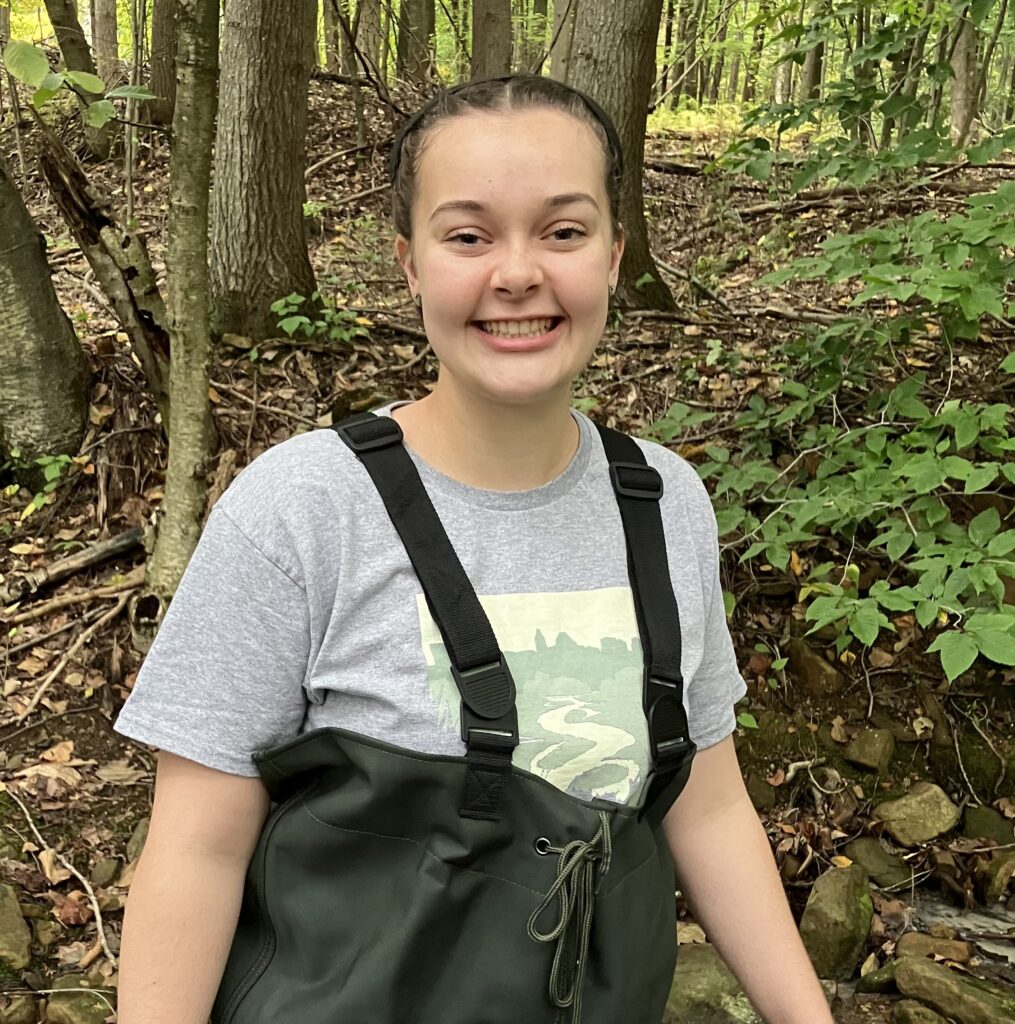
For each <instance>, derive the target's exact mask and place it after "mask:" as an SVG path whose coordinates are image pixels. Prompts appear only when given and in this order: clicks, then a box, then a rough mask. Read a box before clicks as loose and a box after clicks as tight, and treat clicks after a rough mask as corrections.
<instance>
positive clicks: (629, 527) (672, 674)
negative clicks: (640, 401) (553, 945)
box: [596, 424, 695, 810]
mask: <svg viewBox="0 0 1015 1024" xmlns="http://www.w3.org/2000/svg"><path fill="white" fill-rule="evenodd" d="M596 426H597V427H598V429H599V436H600V438H601V439H602V442H603V448H604V449H605V451H606V458H607V460H608V461H609V463H610V480H611V482H612V483H613V491H614V494H615V495H616V498H617V505H618V506H619V508H620V516H621V519H622V520H623V523H624V536H625V539H626V541H627V566H628V575H629V576H630V579H631V589H632V591H633V592H634V607H635V612H636V614H637V616H638V629H639V632H640V633H641V643H642V650H643V653H644V660H645V675H644V686H643V691H642V704H643V706H644V709H645V717H646V718H647V719H648V734H649V749H650V752H651V758H652V773H653V781H652V783H651V784H650V786H649V792H648V793H647V794H646V798H645V806H646V808H650V807H651V805H652V804H653V803H654V802H655V797H657V796H659V795H660V794H661V793H662V792H663V790H665V789H666V787H667V784H668V783H669V782H670V780H671V778H672V777H673V775H674V774H675V773H680V772H682V771H685V770H687V769H688V768H689V766H690V762H691V758H692V757H693V756H694V751H695V747H694V744H693V743H692V742H691V738H690V734H689V730H688V725H687V712H686V711H685V710H684V679H683V676H682V675H681V671H680V612H679V609H678V608H677V599H676V597H675V596H674V594H673V586H672V583H671V582H670V570H669V563H668V561H667V557H666V538H665V534H664V531H663V520H662V515H661V514H660V510H659V499H660V498H661V497H662V495H663V480H662V477H661V476H660V475H659V473H658V471H657V470H656V469H654V468H653V467H652V466H649V465H648V463H647V462H646V460H645V455H644V453H643V452H642V450H641V448H640V447H639V445H638V443H637V442H636V441H635V440H634V439H633V438H630V437H628V436H627V435H626V434H621V433H619V432H618V431H616V430H611V429H610V428H609V427H603V426H600V425H599V424H597V425H596ZM664 810H665V808H664Z"/></svg>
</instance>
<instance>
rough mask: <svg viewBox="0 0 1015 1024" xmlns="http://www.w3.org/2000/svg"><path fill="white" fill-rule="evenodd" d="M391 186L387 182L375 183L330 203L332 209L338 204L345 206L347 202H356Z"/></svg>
mask: <svg viewBox="0 0 1015 1024" xmlns="http://www.w3.org/2000/svg"><path fill="white" fill-rule="evenodd" d="M389 188H391V186H390V185H389V184H388V183H387V182H385V183H384V184H383V185H375V186H374V187H373V188H368V189H364V191H362V192H356V193H354V194H353V195H351V196H343V197H342V198H341V199H339V200H337V201H336V202H334V203H329V204H328V205H329V206H330V207H331V208H332V209H334V208H335V207H336V206H345V205H346V203H355V202H357V201H358V200H360V199H366V198H367V197H368V196H373V195H376V194H377V193H378V192H384V191H385V190H386V189H389Z"/></svg>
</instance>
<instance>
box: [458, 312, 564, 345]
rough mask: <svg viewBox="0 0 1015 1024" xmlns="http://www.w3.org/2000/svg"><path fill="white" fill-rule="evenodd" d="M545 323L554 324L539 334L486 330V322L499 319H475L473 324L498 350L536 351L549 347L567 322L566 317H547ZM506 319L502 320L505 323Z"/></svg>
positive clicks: (544, 319)
mask: <svg viewBox="0 0 1015 1024" xmlns="http://www.w3.org/2000/svg"><path fill="white" fill-rule="evenodd" d="M542 319H543V323H544V324H545V323H546V322H550V323H552V324H553V326H552V327H551V328H550V329H549V330H544V331H541V333H539V334H529V335H525V334H513V335H510V334H495V333H493V332H491V331H488V330H486V328H485V326H484V324H490V323H494V324H496V323H498V321H489V320H482V321H474V322H473V324H472V326H473V328H475V330H476V332H477V333H478V334H479V336H480V337H481V338H482V339H483V341H484V342H486V344H487V345H488V346H489V347H490V348H492V349H494V350H495V351H498V352H534V351H537V350H538V349H542V348H549V347H550V346H551V345H553V344H554V343H555V342H556V340H557V338H558V337H559V336H560V331H561V327H562V325H563V324H564V322H565V319H564V317H545V318H542ZM503 322H504V321H500V323H503Z"/></svg>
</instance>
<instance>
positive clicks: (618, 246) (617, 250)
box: [610, 228, 624, 286]
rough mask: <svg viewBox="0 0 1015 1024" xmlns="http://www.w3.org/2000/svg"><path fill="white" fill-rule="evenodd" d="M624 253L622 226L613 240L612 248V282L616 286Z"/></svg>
mask: <svg viewBox="0 0 1015 1024" xmlns="http://www.w3.org/2000/svg"><path fill="white" fill-rule="evenodd" d="M623 255H624V230H623V228H621V230H620V231H618V232H617V237H616V238H615V239H614V240H613V246H612V248H611V250H610V284H612V285H614V286H616V284H617V280H618V278H619V277H620V258H621V256H623Z"/></svg>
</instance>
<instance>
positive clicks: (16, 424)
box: [0, 156, 90, 460]
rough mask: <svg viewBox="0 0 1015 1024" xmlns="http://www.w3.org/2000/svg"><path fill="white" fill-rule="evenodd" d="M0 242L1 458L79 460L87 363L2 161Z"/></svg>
mask: <svg viewBox="0 0 1015 1024" xmlns="http://www.w3.org/2000/svg"><path fill="white" fill-rule="evenodd" d="M0 238H2V239H3V243H2V246H0V452H2V453H3V454H4V455H5V456H7V455H10V453H11V451H18V452H20V453H21V456H20V457H21V459H23V460H29V459H37V458H38V457H39V456H41V455H74V454H76V453H77V450H78V447H79V446H80V444H81V438H82V437H83V435H84V431H85V425H86V422H87V418H88V387H89V383H90V381H89V376H90V375H89V372H88V362H87V360H86V359H85V354H84V352H83V351H82V349H81V346H80V345H79V344H78V340H77V337H76V336H75V334H74V328H73V327H72V326H71V323H70V320H68V319H67V315H66V314H65V313H64V311H63V310H62V309H61V308H60V304H59V302H58V301H57V298H56V292H55V291H54V290H53V281H52V277H51V271H50V269H49V264H48V263H47V261H46V243H45V241H44V240H43V237H42V235H41V234H40V232H39V229H38V228H37V227H36V226H35V224H34V223H33V221H32V218H31V217H30V216H29V214H28V210H27V209H26V208H25V204H24V202H23V200H22V198H21V193H20V192H19V191H18V189H17V186H16V185H15V184H14V178H13V177H12V176H11V174H10V171H9V169H8V167H7V164H6V162H5V161H4V159H3V157H2V156H0Z"/></svg>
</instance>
